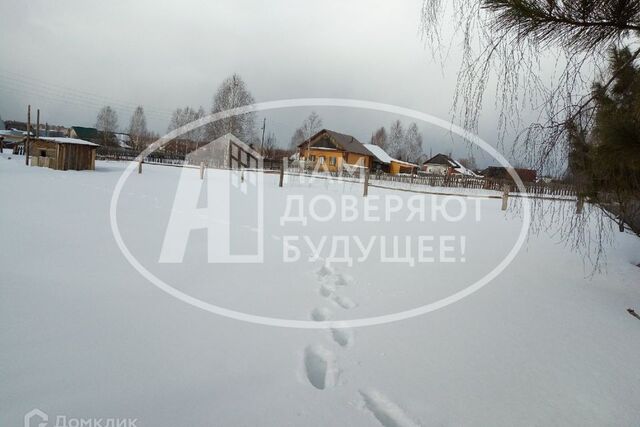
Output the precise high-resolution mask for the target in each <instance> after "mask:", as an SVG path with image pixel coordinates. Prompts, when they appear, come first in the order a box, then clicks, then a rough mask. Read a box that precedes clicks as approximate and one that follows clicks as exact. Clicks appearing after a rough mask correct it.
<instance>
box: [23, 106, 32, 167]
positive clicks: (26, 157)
mask: <svg viewBox="0 0 640 427" xmlns="http://www.w3.org/2000/svg"><path fill="white" fill-rule="evenodd" d="M30 139H31V105H29V106H28V107H27V139H26V141H25V142H24V164H25V166H29V142H30Z"/></svg>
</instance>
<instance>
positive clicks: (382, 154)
mask: <svg viewBox="0 0 640 427" xmlns="http://www.w3.org/2000/svg"><path fill="white" fill-rule="evenodd" d="M362 145H364V146H365V148H366V149H367V150H369V151H370V152H371V154H373V155H374V156H375V157H376V158H377V159H378V160H379V161H381V162H382V163H386V164H389V163H391V162H396V163H400V164H402V165H406V166H418V165H416V164H414V163H409V162H405V161H403V160H398V159H394V158H393V157H391V156H390V155H389V154H387V152H386V151H384V150H383V149H382V148H381V147H378V146H377V145H375V144H362Z"/></svg>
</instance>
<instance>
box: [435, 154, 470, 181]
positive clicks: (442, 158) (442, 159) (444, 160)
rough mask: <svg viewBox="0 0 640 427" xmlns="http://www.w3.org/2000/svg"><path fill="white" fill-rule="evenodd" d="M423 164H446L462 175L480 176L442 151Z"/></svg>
mask: <svg viewBox="0 0 640 427" xmlns="http://www.w3.org/2000/svg"><path fill="white" fill-rule="evenodd" d="M423 165H444V166H449V167H451V168H453V170H455V171H456V172H458V173H459V174H462V175H468V176H475V177H478V176H479V175H478V174H476V173H475V172H473V171H472V170H470V169H467V168H466V167H464V166H463V165H462V164H460V163H459V162H457V161H456V160H453V159H452V158H451V157H449V156H447V155H446V154H442V153H440V154H436V155H435V156H433V157H432V158H430V159H429V160H427V161H426V162H424V163H423Z"/></svg>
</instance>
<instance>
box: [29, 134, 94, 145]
mask: <svg viewBox="0 0 640 427" xmlns="http://www.w3.org/2000/svg"><path fill="white" fill-rule="evenodd" d="M39 139H43V140H45V141H51V142H56V143H58V144H75V145H89V146H91V147H99V145H98V144H94V143H93V142H89V141H84V140H82V139H76V138H63V137H57V136H54V137H48V136H41V137H40V138H39Z"/></svg>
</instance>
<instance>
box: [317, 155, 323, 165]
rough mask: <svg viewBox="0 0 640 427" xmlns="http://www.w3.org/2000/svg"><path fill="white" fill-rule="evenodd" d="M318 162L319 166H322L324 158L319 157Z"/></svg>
mask: <svg viewBox="0 0 640 427" xmlns="http://www.w3.org/2000/svg"><path fill="white" fill-rule="evenodd" d="M318 162H320V164H321V165H324V156H320V157H319V158H318Z"/></svg>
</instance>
